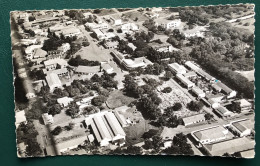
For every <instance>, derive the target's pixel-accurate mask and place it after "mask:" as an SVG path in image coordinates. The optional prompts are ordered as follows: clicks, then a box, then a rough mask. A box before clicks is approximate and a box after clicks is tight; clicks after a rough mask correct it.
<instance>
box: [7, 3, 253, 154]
mask: <svg viewBox="0 0 260 166" xmlns="http://www.w3.org/2000/svg"><path fill="white" fill-rule="evenodd" d="M254 10H255V5H254V4H236V5H217V6H192V7H153V8H141V7H140V8H111V9H71V10H69V9H66V10H28V11H12V12H11V13H10V24H11V27H10V28H11V35H10V37H11V40H12V59H13V77H14V83H13V84H14V89H15V91H14V92H15V94H14V95H15V101H14V103H15V110H14V111H15V119H16V121H15V126H16V131H15V132H16V144H17V156H18V157H20V158H26V157H45V156H57V155H96V154H98V155H189V156H193V155H196V156H222V157H236V158H254V156H255V127H254V124H255V111H254V108H255V93H254V92H255V84H254V83H255V76H254V73H255V68H254V63H255V57H254V56H255V54H254V51H255V44H254V38H255V36H254V31H255V18H254V17H255V12H254Z"/></svg>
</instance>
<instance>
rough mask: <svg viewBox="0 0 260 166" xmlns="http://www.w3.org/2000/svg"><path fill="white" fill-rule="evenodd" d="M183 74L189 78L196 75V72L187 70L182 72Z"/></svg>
mask: <svg viewBox="0 0 260 166" xmlns="http://www.w3.org/2000/svg"><path fill="white" fill-rule="evenodd" d="M183 76H184V77H186V78H189V79H190V78H194V77H197V74H196V73H195V72H194V71H189V72H187V73H184V74H183Z"/></svg>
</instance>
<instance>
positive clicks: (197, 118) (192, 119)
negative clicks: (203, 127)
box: [182, 114, 206, 126]
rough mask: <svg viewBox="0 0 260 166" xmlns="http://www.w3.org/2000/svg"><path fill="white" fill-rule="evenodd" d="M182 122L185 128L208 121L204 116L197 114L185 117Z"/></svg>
mask: <svg viewBox="0 0 260 166" xmlns="http://www.w3.org/2000/svg"><path fill="white" fill-rule="evenodd" d="M182 120H183V122H184V126H189V125H193V124H197V123H200V122H204V121H205V120H206V119H205V115H204V114H197V115H193V116H189V117H185V118H183V119H182Z"/></svg>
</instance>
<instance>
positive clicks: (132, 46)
mask: <svg viewBox="0 0 260 166" xmlns="http://www.w3.org/2000/svg"><path fill="white" fill-rule="evenodd" d="M127 45H128V46H129V47H130V48H132V49H133V51H134V50H135V49H136V48H137V47H136V46H135V45H134V44H133V43H128V44H127Z"/></svg>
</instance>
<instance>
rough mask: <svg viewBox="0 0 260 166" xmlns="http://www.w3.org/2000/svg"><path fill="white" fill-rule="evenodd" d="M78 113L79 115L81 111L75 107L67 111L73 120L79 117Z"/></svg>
mask: <svg viewBox="0 0 260 166" xmlns="http://www.w3.org/2000/svg"><path fill="white" fill-rule="evenodd" d="M78 113H79V109H77V108H75V107H71V108H69V109H67V110H66V114H67V115H69V116H71V118H75V117H77V115H78Z"/></svg>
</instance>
